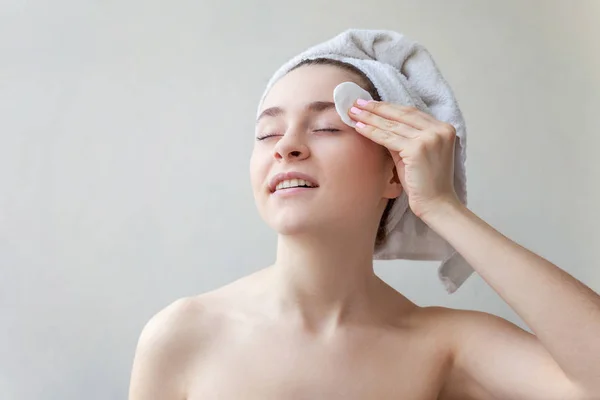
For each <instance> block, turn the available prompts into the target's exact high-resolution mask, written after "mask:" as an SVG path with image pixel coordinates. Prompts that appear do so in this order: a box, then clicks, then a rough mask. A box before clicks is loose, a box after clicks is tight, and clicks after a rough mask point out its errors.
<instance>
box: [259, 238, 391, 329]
mask: <svg viewBox="0 0 600 400" xmlns="http://www.w3.org/2000/svg"><path fill="white" fill-rule="evenodd" d="M371 236H372V235H365V237H356V236H354V237H350V236H346V237H345V236H343V235H341V234H339V233H336V234H335V235H332V234H328V235H325V234H323V235H318V236H317V235H314V234H313V235H304V236H302V235H293V236H286V235H280V236H279V240H278V244H277V260H276V262H275V263H274V264H273V265H272V266H270V267H269V269H270V272H269V274H270V277H271V279H270V280H269V286H270V288H269V291H271V290H272V293H273V294H274V297H275V304H276V309H277V314H278V315H281V316H285V317H286V318H288V317H290V318H292V319H293V320H295V321H296V322H299V323H300V325H301V326H302V327H303V328H306V329H307V330H311V331H314V330H327V331H329V332H332V331H333V330H335V329H336V328H337V327H339V326H340V325H342V324H344V323H347V322H350V321H357V320H362V321H365V320H369V319H371V320H372V319H373V317H374V316H376V315H381V312H382V309H383V308H385V305H386V304H387V305H388V306H389V305H390V304H391V301H389V294H390V289H391V288H390V287H389V286H388V285H387V284H385V282H383V281H382V280H381V279H380V278H379V277H378V276H377V275H375V272H374V270H373V238H372V237H371ZM392 290H393V289H392ZM394 292H395V291H394ZM395 293H396V294H397V292H395ZM385 296H387V297H385ZM384 297H385V298H384Z"/></svg>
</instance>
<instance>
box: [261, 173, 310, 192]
mask: <svg viewBox="0 0 600 400" xmlns="http://www.w3.org/2000/svg"><path fill="white" fill-rule="evenodd" d="M288 179H304V180H305V181H308V182H311V183H312V184H314V185H316V186H315V187H319V184H318V183H317V181H316V180H315V178H313V177H312V176H310V175H306V174H303V173H302V172H295V171H290V172H282V173H279V174H277V175H275V176H273V177H272V178H271V180H270V181H269V190H270V191H271V193H275V191H276V188H277V185H278V184H279V182H282V181H285V180H288ZM300 189H304V188H300ZM287 190H289V189H287Z"/></svg>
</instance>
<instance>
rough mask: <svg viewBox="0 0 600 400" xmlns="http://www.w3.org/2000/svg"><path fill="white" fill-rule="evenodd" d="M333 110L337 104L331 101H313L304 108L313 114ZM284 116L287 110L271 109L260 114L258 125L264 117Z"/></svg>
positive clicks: (257, 120)
mask: <svg viewBox="0 0 600 400" xmlns="http://www.w3.org/2000/svg"><path fill="white" fill-rule="evenodd" d="M332 108H335V103H333V102H331V101H313V102H312V103H309V104H307V105H306V107H304V109H305V110H307V111H311V112H323V111H326V110H330V109H332ZM283 114H285V110H284V109H283V108H281V107H270V108H267V109H266V110H264V111H263V112H262V113H260V115H259V116H258V118H257V119H256V123H257V124H258V122H259V121H260V120H261V119H262V118H263V117H278V116H280V115H283Z"/></svg>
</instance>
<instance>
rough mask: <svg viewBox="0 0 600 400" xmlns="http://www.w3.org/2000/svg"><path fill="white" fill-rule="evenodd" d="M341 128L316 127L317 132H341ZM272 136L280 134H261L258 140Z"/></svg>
mask: <svg viewBox="0 0 600 400" xmlns="http://www.w3.org/2000/svg"><path fill="white" fill-rule="evenodd" d="M339 131H340V129H335V128H326V129H316V130H315V132H339ZM272 136H278V135H265V136H261V137H257V138H256V140H264V139H266V138H270V137H272Z"/></svg>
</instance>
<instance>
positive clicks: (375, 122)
mask: <svg viewBox="0 0 600 400" xmlns="http://www.w3.org/2000/svg"><path fill="white" fill-rule="evenodd" d="M348 115H349V116H350V118H352V119H353V120H355V121H360V122H362V123H364V124H367V125H370V126H372V127H375V128H379V129H381V130H383V131H388V132H393V133H396V134H398V135H401V136H404V137H407V138H416V137H418V136H419V134H420V132H421V131H420V130H419V129H417V128H414V127H412V126H410V125H407V124H405V123H404V122H400V121H394V120H391V119H386V118H383V117H380V116H379V115H376V114H373V113H371V112H369V111H366V110H360V109H358V108H356V107H352V108H351V109H350V111H348Z"/></svg>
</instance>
